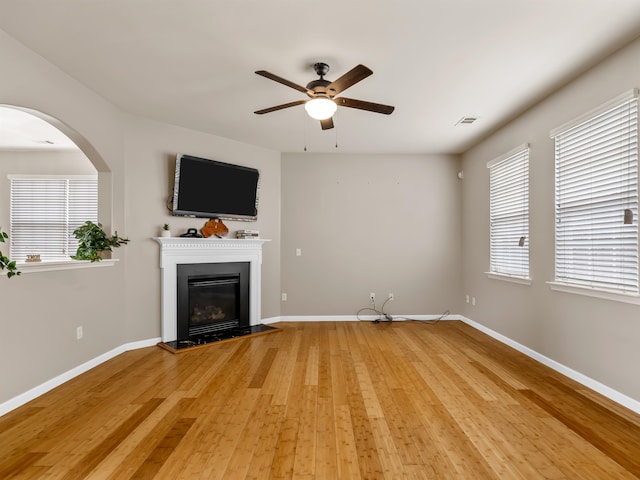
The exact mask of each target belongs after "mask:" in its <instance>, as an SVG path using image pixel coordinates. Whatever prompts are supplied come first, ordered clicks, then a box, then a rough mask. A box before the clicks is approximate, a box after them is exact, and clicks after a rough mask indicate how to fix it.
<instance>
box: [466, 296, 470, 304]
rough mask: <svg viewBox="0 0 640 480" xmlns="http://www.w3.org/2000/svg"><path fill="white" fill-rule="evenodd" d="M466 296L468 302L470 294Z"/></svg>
mask: <svg viewBox="0 0 640 480" xmlns="http://www.w3.org/2000/svg"><path fill="white" fill-rule="evenodd" d="M466 297H467V298H466V302H467V303H469V295H467V296H466Z"/></svg>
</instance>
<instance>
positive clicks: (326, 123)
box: [320, 117, 333, 130]
mask: <svg viewBox="0 0 640 480" xmlns="http://www.w3.org/2000/svg"><path fill="white" fill-rule="evenodd" d="M320 126H321V127H322V129H323V130H329V129H331V128H333V117H329V118H327V119H326V120H320Z"/></svg>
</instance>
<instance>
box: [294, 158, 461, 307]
mask: <svg viewBox="0 0 640 480" xmlns="http://www.w3.org/2000/svg"><path fill="white" fill-rule="evenodd" d="M458 170H459V161H458V158H457V157H456V156H447V155H342V154H329V155H320V154H310V153H300V154H297V153H290V154H284V155H283V158H282V291H283V292H285V293H287V301H286V302H283V303H282V314H283V315H286V316H292V315H293V316H295V315H311V316H313V315H355V313H356V312H357V311H358V310H359V309H360V308H362V307H367V306H369V292H375V293H376V296H377V306H378V307H379V306H380V305H381V301H383V300H384V299H385V298H386V297H387V294H388V293H390V292H393V293H394V295H395V300H394V302H393V303H388V304H387V307H386V308H385V311H388V312H390V313H393V314H402V315H411V314H414V315H415V314H439V313H441V312H443V311H444V310H446V309H449V310H451V311H452V312H454V311H455V310H456V309H457V305H456V302H457V300H458V299H459V285H460V271H461V270H460V268H461V263H460V253H461V222H460V218H461V209H460V208H461V203H460V198H461V197H460V188H461V187H460V181H459V180H458V178H457V176H456V174H457V172H458ZM297 248H300V249H301V251H302V255H301V256H296V249H297Z"/></svg>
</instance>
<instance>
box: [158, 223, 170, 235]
mask: <svg viewBox="0 0 640 480" xmlns="http://www.w3.org/2000/svg"><path fill="white" fill-rule="evenodd" d="M160 236H161V237H170V236H171V230H169V224H168V223H165V224H164V225H162V231H161V232H160Z"/></svg>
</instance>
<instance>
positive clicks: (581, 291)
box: [547, 282, 640, 305]
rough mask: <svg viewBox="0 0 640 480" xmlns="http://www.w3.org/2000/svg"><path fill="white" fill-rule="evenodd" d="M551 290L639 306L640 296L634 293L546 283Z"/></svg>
mask: <svg viewBox="0 0 640 480" xmlns="http://www.w3.org/2000/svg"><path fill="white" fill-rule="evenodd" d="M547 285H549V287H551V290H554V291H556V292H564V293H573V294H575V295H585V296H587V297H595V298H602V299H605V300H611V301H613V302H623V303H633V304H635V305H640V295H637V294H635V293H621V292H616V291H613V290H604V289H599V288H592V287H582V286H576V285H569V284H567V283H560V282H547Z"/></svg>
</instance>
